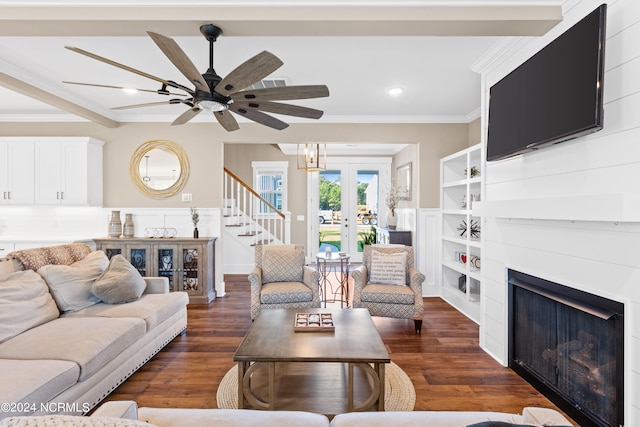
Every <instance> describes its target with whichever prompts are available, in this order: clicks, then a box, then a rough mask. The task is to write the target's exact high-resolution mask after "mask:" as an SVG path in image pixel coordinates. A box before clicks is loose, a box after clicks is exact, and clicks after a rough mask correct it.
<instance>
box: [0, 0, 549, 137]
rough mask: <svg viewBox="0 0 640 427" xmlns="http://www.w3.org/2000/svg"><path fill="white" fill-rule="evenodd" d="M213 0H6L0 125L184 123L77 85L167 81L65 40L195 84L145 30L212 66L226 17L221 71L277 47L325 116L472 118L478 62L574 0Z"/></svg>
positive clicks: (168, 110)
mask: <svg viewBox="0 0 640 427" xmlns="http://www.w3.org/2000/svg"><path fill="white" fill-rule="evenodd" d="M210 3H212V2H211V1H208V2H207V1H204V0H202V1H198V0H185V1H182V2H179V1H178V0H175V1H168V0H165V1H144V0H138V1H115V0H114V1H111V2H107V1H102V2H99V1H65V2H62V1H53V0H49V1H46V0H40V1H32V0H22V1H21V2H7V1H2V0H0V121H30V120H38V121H79V120H81V121H82V120H87V119H89V120H94V121H97V122H101V123H102V124H105V125H107V126H115V125H117V123H118V122H130V121H152V122H154V121H159V122H170V121H173V119H174V118H175V117H177V116H178V115H179V114H181V113H182V112H183V111H184V110H185V109H186V108H187V107H186V106H184V105H167V106H160V107H157V106H156V107H145V108H139V109H129V110H117V111H115V110H111V108H113V107H118V106H123V105H129V104H138V103H145V102H157V101H164V100H168V99H169V98H168V97H163V96H161V95H158V94H154V93H151V94H148V93H141V92H139V93H137V94H134V95H128V94H125V93H124V92H122V91H120V90H116V89H104V88H94V87H85V86H75V85H66V84H63V83H62V81H64V80H67V81H77V82H86V83H97V84H106V85H115V86H127V87H138V88H143V89H153V90H155V89H159V87H160V85H159V84H158V83H156V82H154V81H153V80H149V79H145V78H143V77H140V76H138V75H136V74H133V73H130V72H127V71H124V70H121V69H119V68H116V67H113V66H110V65H108V64H105V63H102V62H99V61H96V60H94V59H91V58H88V57H85V56H82V55H80V54H77V53H74V52H71V51H69V50H67V49H65V48H64V47H65V46H75V47H79V48H81V49H84V50H87V51H89V52H92V53H95V54H98V55H100V56H104V57H106V58H109V59H111V60H113V61H116V62H119V63H121V64H125V65H128V66H131V67H133V68H136V69H138V70H141V71H145V72H147V73H149V74H153V75H155V76H158V77H161V78H164V79H168V80H175V81H176V82H178V83H182V84H185V85H188V86H189V85H190V84H189V83H188V82H187V81H186V79H185V78H184V77H183V76H182V74H181V73H180V72H179V71H178V70H177V69H176V68H175V67H174V66H173V65H172V64H171V62H170V61H169V60H168V59H167V58H166V57H165V56H164V55H163V53H162V52H161V51H160V49H159V48H158V47H157V46H156V45H155V44H154V43H153V41H152V40H151V39H150V38H149V37H148V36H147V35H146V33H145V32H146V31H147V30H153V31H157V32H160V33H161V34H164V35H166V36H169V37H172V38H174V39H175V40H176V42H177V43H178V45H179V46H180V47H181V48H182V49H183V50H184V51H185V53H186V54H187V55H188V56H189V57H190V58H191V60H192V62H193V63H194V64H195V65H196V68H198V69H199V70H201V71H202V72H204V71H206V69H207V67H208V54H209V52H208V42H207V41H206V40H205V39H204V37H202V36H201V35H199V31H198V28H199V25H200V24H203V23H214V24H216V25H219V26H220V27H221V28H222V29H223V31H224V34H223V35H222V37H221V38H220V39H219V40H218V41H217V42H216V43H215V59H214V68H215V70H216V72H217V73H218V74H219V75H220V76H222V77H224V76H225V75H226V74H227V73H228V72H230V71H231V70H232V69H233V68H235V67H236V66H238V65H239V64H241V63H242V62H243V61H245V60H247V59H248V58H250V57H251V56H253V55H255V54H258V53H259V52H261V51H262V50H268V51H270V52H271V53H273V54H275V55H276V56H278V57H279V58H280V59H281V60H282V61H283V62H284V65H283V66H282V67H281V68H280V69H278V70H277V71H276V72H275V73H273V74H272V75H271V76H270V77H275V78H285V79H286V80H287V84H288V85H306V84H326V85H327V86H328V87H329V91H330V96H329V97H328V98H322V99H311V100H304V101H299V102H296V103H299V104H301V105H305V106H309V107H313V108H318V109H321V110H323V111H324V112H325V114H324V116H323V117H322V118H321V119H320V121H321V122H326V123H346V122H359V123H371V122H378V123H379V122H393V123H429V122H445V123H451V122H463V123H466V122H469V121H471V120H473V119H475V118H476V117H478V115H479V107H480V77H479V75H478V74H477V73H476V72H474V71H473V70H472V66H473V65H474V63H477V61H479V60H486V57H487V54H488V52H489V51H491V49H492V47H494V46H496V45H497V44H500V43H504V41H505V37H509V36H511V35H516V36H523V35H524V36H526V35H540V34H543V33H544V32H546V31H547V30H548V29H549V28H551V27H552V26H553V25H555V24H556V23H557V22H558V21H559V19H561V16H560V7H559V6H558V4H559V3H560V2H559V1H552V0H540V1H526V2H524V1H501V0H493V1H469V0H468V1H465V2H460V1H456V0H451V1H450V2H444V3H443V2H434V1H427V0H422V1H421V0H414V1H393V0H389V1H364V0H362V1H358V0H350V1H347V0H344V1H338V0H334V1H324V2H320V1H304V0H288V1H287V0H280V1H278V2H274V1H267V0H236V1H226V2H225V1H218V2H213V3H215V5H211V4H210ZM100 5H102V6H100ZM113 5H120V6H118V7H114V6H113ZM151 5H154V7H152V6H151ZM443 5H444V6H443ZM462 5H464V6H465V8H460V6H462ZM523 5H526V8H528V9H526V10H525V9H523V8H524V7H525V6H523ZM160 6H162V7H160ZM473 8H477V10H476V9H473ZM463 9H464V10H467V12H465V13H462V12H461V10H463ZM468 9H472V10H468ZM534 12H535V13H534ZM436 15H437V16H438V17H439V18H433V16H436ZM470 15H472V16H470ZM509 17H515V18H514V19H511V18H509ZM505 23H509V24H510V25H505ZM514 23H515V24H517V25H515V26H514V25H513V24H514ZM514 27H515V28H517V30H514V29H513V28H514ZM510 28H511V29H510ZM523 29H526V30H523ZM511 33H514V34H511ZM434 34H435V35H434ZM474 34H479V35H480V36H475V35H474ZM3 86H4V87H3ZM394 86H401V87H403V88H404V89H405V92H404V93H403V94H401V95H399V96H395V97H393V96H389V95H388V94H387V93H386V91H387V90H388V89H389V88H391V87H394ZM43 101H44V102H43ZM96 118H97V119H96ZM279 118H281V119H283V120H285V121H287V122H290V123H293V122H306V121H309V119H295V118H291V117H283V116H280V117H279ZM111 121H113V122H111ZM204 121H211V122H212V123H215V120H214V119H213V118H212V117H208V116H207V115H205V114H200V115H199V116H197V117H196V118H195V119H194V120H192V122H204ZM239 122H240V123H241V126H242V120H241V119H239ZM216 126H217V124H216Z"/></svg>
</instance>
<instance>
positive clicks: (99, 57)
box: [65, 46, 194, 95]
mask: <svg viewBox="0 0 640 427" xmlns="http://www.w3.org/2000/svg"><path fill="white" fill-rule="evenodd" d="M65 48H66V49H69V50H71V51H73V52H76V53H79V54H81V55H84V56H88V57H89V58H93V59H96V60H98V61H101V62H104V63H105V64H109V65H113V66H114V67H118V68H121V69H123V70H126V71H129V72H131V73H134V74H137V75H139V76H142V77H145V78H147V79H151V80H155V81H157V82H159V83H162V84H165V85H167V86H169V87H173V88H176V89H180V90H184V91H185V92H187V93H189V94H191V95H193V94H194V91H193V90H192V89H190V88H188V87H186V86H182V85H180V84H178V83H176V82H172V81H169V80H165V79H161V78H160V77H156V76H154V75H151V74H149V73H145V72H144V71H140V70H136V69H135V68H132V67H129V66H128V65H124V64H120V63H118V62H115V61H112V60H110V59H107V58H104V57H102V56H100V55H96V54H95V53H91V52H87V51H86V50H82V49H80V48H77V47H73V46H65Z"/></svg>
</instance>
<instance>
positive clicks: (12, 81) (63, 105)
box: [0, 71, 119, 128]
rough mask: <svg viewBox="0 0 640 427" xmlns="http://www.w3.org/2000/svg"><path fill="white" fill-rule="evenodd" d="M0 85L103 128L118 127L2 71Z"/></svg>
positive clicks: (113, 121)
mask: <svg viewBox="0 0 640 427" xmlns="http://www.w3.org/2000/svg"><path fill="white" fill-rule="evenodd" d="M0 85H2V86H4V87H6V88H7V89H10V90H12V91H14V92H17V93H21V94H23V95H26V96H28V97H30V98H33V99H36V100H38V101H40V102H44V103H45V104H48V105H52V106H54V107H56V108H59V109H61V110H63V111H66V112H68V113H71V114H75V115H77V116H79V117H83V118H85V119H87V120H90V121H92V122H95V123H99V124H101V125H103V126H106V127H109V128H116V127H118V125H119V123H118V122H117V121H115V120H112V119H110V118H108V117H105V116H103V115H101V114H98V113H96V112H94V111H91V110H89V109H87V108H85V107H82V106H81V105H78V104H74V103H73V102H70V101H67V100H66V99H64V98H61V97H59V96H57V95H54V94H52V93H50V92H47V91H46V90H43V89H41V88H39V87H37V86H34V85H32V84H30V83H27V82H24V81H22V80H19V79H17V78H15V77H13V76H10V75H9V74H6V73H4V72H2V71H0Z"/></svg>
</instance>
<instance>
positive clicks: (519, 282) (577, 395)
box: [509, 270, 624, 427]
mask: <svg viewBox="0 0 640 427" xmlns="http://www.w3.org/2000/svg"><path fill="white" fill-rule="evenodd" d="M623 315H624V304H622V303H619V302H616V301H612V300H610V299H607V298H603V297H600V296H597V295H593V294H589V293H586V292H583V291H580V290H577V289H574V288H570V287H567V286H564V285H561V284H558V283H553V282H550V281H547V280H544V279H541V278H537V277H534V276H530V275H528V274H524V273H521V272H517V271H514V270H509V367H510V368H511V369H513V370H514V371H515V372H516V373H518V374H519V375H520V376H522V377H523V378H524V379H526V380H527V381H528V382H529V383H531V384H532V385H533V386H534V387H535V388H536V389H538V390H539V391H540V392H541V393H543V394H544V395H545V396H547V398H549V400H551V401H552V402H554V403H555V404H556V405H557V406H558V407H560V408H561V409H562V410H563V411H565V412H566V413H567V414H568V415H569V416H570V417H572V418H573V419H574V420H576V421H577V422H579V423H580V425H581V426H582V427H588V426H597V427H617V426H622V425H624V393H623V391H624V374H623V371H624V318H623Z"/></svg>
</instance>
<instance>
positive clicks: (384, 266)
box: [369, 251, 407, 286]
mask: <svg viewBox="0 0 640 427" xmlns="http://www.w3.org/2000/svg"><path fill="white" fill-rule="evenodd" d="M369 282H370V283H375V284H378V285H400V286H404V285H406V284H407V253H406V252H396V253H389V254H387V253H383V252H379V251H372V252H371V273H370V274H369Z"/></svg>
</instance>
